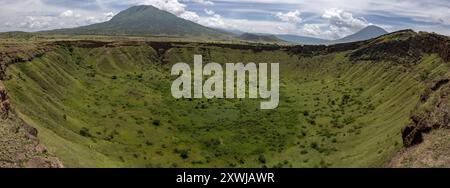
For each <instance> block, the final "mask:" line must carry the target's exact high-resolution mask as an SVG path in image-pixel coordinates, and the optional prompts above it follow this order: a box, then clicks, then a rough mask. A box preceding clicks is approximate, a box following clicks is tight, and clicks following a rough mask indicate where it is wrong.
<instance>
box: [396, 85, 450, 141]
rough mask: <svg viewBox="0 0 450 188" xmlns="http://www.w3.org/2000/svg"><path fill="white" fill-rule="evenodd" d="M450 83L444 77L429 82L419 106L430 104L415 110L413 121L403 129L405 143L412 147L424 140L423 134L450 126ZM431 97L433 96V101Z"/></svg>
mask: <svg viewBox="0 0 450 188" xmlns="http://www.w3.org/2000/svg"><path fill="white" fill-rule="evenodd" d="M449 94H450V84H449V78H442V79H438V80H437V81H434V82H433V83H431V84H429V86H428V88H427V89H426V91H425V93H424V94H423V95H422V96H421V97H420V102H419V104H418V105H417V108H421V107H423V106H426V105H427V106H429V107H427V108H425V109H423V110H419V111H418V112H415V114H414V115H412V116H411V123H410V124H409V125H407V126H405V127H404V128H403V129H402V138H403V145H404V146H405V147H410V146H413V145H416V144H419V143H421V142H422V140H423V139H422V134H423V133H427V132H429V131H431V130H432V129H438V128H450V100H449V99H450V98H449ZM431 98H433V100H432V101H430V100H431Z"/></svg>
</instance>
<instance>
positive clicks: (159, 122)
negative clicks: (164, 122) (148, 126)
mask: <svg viewBox="0 0 450 188" xmlns="http://www.w3.org/2000/svg"><path fill="white" fill-rule="evenodd" d="M153 125H155V126H160V125H161V121H159V120H157V119H156V120H153Z"/></svg>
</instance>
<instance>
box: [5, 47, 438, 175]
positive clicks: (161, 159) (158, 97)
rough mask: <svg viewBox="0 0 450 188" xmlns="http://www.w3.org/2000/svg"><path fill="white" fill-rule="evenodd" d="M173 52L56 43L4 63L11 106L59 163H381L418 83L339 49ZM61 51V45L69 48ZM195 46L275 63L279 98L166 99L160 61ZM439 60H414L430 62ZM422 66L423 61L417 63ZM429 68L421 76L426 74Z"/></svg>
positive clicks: (407, 73) (226, 57)
mask: <svg viewBox="0 0 450 188" xmlns="http://www.w3.org/2000/svg"><path fill="white" fill-rule="evenodd" d="M191 47H192V48H188V47H181V48H173V49H171V50H169V51H168V52H167V54H166V60H167V61H168V62H170V63H169V64H165V65H160V63H159V62H158V61H157V58H156V56H155V52H154V50H153V49H151V48H150V47H147V46H140V47H110V48H97V49H81V48H75V49H67V48H62V47H58V48H57V49H56V50H55V51H54V52H50V53H48V54H47V55H44V56H43V57H42V58H38V59H35V60H33V61H32V62H29V63H21V64H15V65H13V66H10V67H9V68H8V72H7V73H8V75H10V76H11V79H10V80H8V81H7V82H6V86H7V88H8V90H9V93H10V97H11V102H12V104H13V107H15V109H16V111H17V112H19V114H20V116H21V117H22V118H23V119H24V120H25V121H26V122H28V123H29V124H31V125H34V126H35V127H37V128H38V129H39V131H40V134H39V136H40V139H41V140H42V142H43V143H45V144H46V146H47V147H48V148H49V150H50V151H51V152H52V153H54V154H56V155H57V156H58V157H59V158H60V159H61V160H62V161H63V163H64V165H65V166H69V167H88V166H89V167H113V166H132V167H135V166H147V167H156V166H163V167H171V166H172V167H175V166H176V167H190V166H196V167H201V166H204V167H211V166H219V167H229V166H231V167H232V166H243V167H261V166H269V167H272V166H284V167H289V166H294V167H314V166H318V167H324V166H380V165H382V164H383V163H385V162H386V161H387V158H389V157H390V156H391V155H392V154H393V152H394V151H395V150H396V149H398V148H400V147H401V144H400V143H401V137H400V135H399V134H400V128H401V127H402V126H404V125H405V124H406V123H407V122H408V115H409V114H410V111H411V110H412V108H413V107H414V105H415V104H416V101H417V100H418V96H419V94H420V93H419V92H420V91H422V88H423V86H422V84H421V83H420V79H421V76H422V72H421V71H418V70H415V67H412V68H405V67H404V66H400V65H394V64H392V63H389V62H378V63H373V62H358V63H350V62H348V60H347V59H346V57H345V54H331V55H327V56H317V57H314V58H299V57H297V56H290V55H288V54H286V53H285V52H281V51H274V52H264V51H263V52H253V51H250V50H248V51H242V50H241V51H240V50H232V49H226V48H218V47H204V48H198V47H197V46H195V45H194V46H191ZM71 51H72V52H71ZM194 53H200V54H204V58H205V59H204V60H205V61H206V62H208V59H212V60H214V61H215V62H219V63H227V62H233V63H234V62H257V63H259V62H280V63H281V65H280V66H281V72H280V75H281V86H280V89H281V100H280V101H281V102H280V106H279V107H278V108H277V109H276V110H269V111H267V110H265V111H263V110H259V101H258V100H250V99H247V100H229V99H227V100H225V99H214V100H206V99H194V100H179V101H176V100H174V99H173V98H172V97H170V85H171V80H173V79H174V77H170V74H169V70H170V68H171V64H173V63H176V62H179V61H184V62H191V61H192V58H193V54H194ZM438 62H439V59H438V58H437V57H436V56H429V57H427V58H426V59H425V60H424V61H423V62H422V63H421V64H420V65H419V66H417V67H420V68H421V70H423V68H424V67H427V68H429V69H430V71H429V72H427V73H428V74H432V72H433V71H435V70H439V69H440V67H439V66H435V65H438ZM421 66H422V67H421ZM430 72H431V73H430Z"/></svg>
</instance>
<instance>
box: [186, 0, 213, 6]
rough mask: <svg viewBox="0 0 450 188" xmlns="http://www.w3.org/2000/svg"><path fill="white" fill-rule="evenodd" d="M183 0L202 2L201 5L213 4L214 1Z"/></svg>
mask: <svg viewBox="0 0 450 188" xmlns="http://www.w3.org/2000/svg"><path fill="white" fill-rule="evenodd" d="M183 1H184V2H193V3H198V4H202V5H214V3H213V2H212V1H207V0H183Z"/></svg>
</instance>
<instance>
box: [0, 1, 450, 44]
mask: <svg viewBox="0 0 450 188" xmlns="http://www.w3.org/2000/svg"><path fill="white" fill-rule="evenodd" d="M0 3H1V6H0V31H12V30H22V31H37V30H47V29H55V28H65V27H76V26H80V25H87V24H92V23H97V22H103V21H107V20H109V19H111V17H112V16H114V15H115V14H117V13H118V12H120V11H121V10H123V9H126V8H128V7H130V6H133V5H140V4H146V5H154V6H155V7H157V8H160V9H163V10H166V11H169V12H171V13H173V14H175V15H177V16H179V17H182V18H185V19H188V20H191V21H194V22H197V23H200V24H202V25H206V26H209V27H217V28H227V29H235V30H241V31H246V32H257V33H276V34H297V35H306V36H316V37H321V38H329V39H331V38H339V37H343V36H345V35H348V34H351V33H353V32H355V31H357V30H359V29H361V28H363V27H365V26H367V25H370V24H375V25H378V26H381V27H383V28H384V29H386V30H388V31H395V30H399V29H406V28H411V29H414V30H424V31H433V32H437V33H440V34H445V35H450V0H422V1H420V0H339V1H338V0H217V1H216V0H130V1H126V0H22V1H17V0H0Z"/></svg>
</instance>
